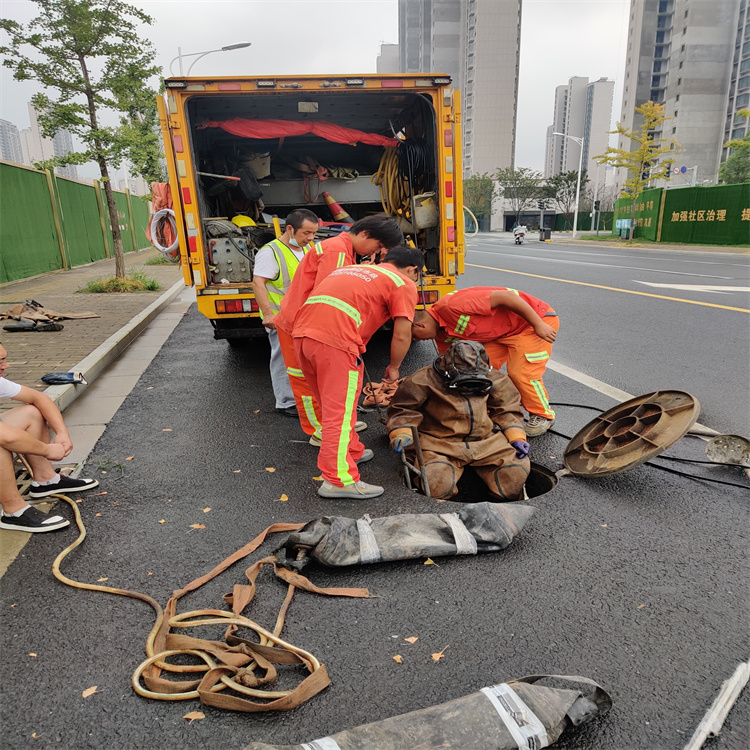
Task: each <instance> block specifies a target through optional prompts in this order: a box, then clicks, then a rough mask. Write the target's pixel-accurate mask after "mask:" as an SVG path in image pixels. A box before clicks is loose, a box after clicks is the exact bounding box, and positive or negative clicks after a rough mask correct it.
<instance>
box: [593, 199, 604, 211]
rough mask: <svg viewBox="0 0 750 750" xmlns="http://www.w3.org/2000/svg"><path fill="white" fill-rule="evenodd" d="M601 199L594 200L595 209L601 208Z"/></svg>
mask: <svg viewBox="0 0 750 750" xmlns="http://www.w3.org/2000/svg"><path fill="white" fill-rule="evenodd" d="M601 203H602V202H601V201H594V211H598V210H599V206H601Z"/></svg>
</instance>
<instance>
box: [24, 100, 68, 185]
mask: <svg viewBox="0 0 750 750" xmlns="http://www.w3.org/2000/svg"><path fill="white" fill-rule="evenodd" d="M28 108H29V122H30V126H29V127H28V128H25V129H24V130H22V131H21V132H20V136H21V149H22V152H23V163H24V164H27V165H29V166H33V165H34V164H36V163H39V162H43V161H47V160H48V159H52V158H53V157H54V156H65V155H66V154H69V153H70V152H71V151H72V150H73V137H72V136H71V134H70V131H68V130H58V132H57V133H56V134H55V137H54V138H47V137H46V136H43V135H42V131H41V128H40V127H39V120H38V114H37V111H36V110H35V109H34V106H33V105H32V104H31V102H29V104H28ZM55 173H56V174H58V175H60V176H61V177H70V178H71V179H74V180H76V179H78V170H77V169H76V168H75V166H73V165H71V166H68V167H56V168H55Z"/></svg>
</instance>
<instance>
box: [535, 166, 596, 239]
mask: <svg viewBox="0 0 750 750" xmlns="http://www.w3.org/2000/svg"><path fill="white" fill-rule="evenodd" d="M588 181H589V178H588V177H587V176H586V170H585V169H584V170H583V171H582V172H581V197H583V195H584V191H585V189H586V183H587V182H588ZM577 187H578V172H577V171H576V170H573V171H572V172H561V173H560V174H556V175H555V176H554V177H550V178H549V179H548V180H547V184H546V185H545V188H546V189H545V191H544V192H545V194H546V195H547V196H549V197H550V198H552V200H553V201H554V202H555V204H556V205H557V210H558V211H559V212H560V213H561V214H563V215H564V216H565V222H566V224H570V225H571V226H572V224H573V212H574V211H575V210H576V189H577ZM579 210H580V207H579Z"/></svg>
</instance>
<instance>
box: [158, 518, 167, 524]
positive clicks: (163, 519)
mask: <svg viewBox="0 0 750 750" xmlns="http://www.w3.org/2000/svg"><path fill="white" fill-rule="evenodd" d="M166 522H167V519H166V518H162V519H161V521H159V523H166Z"/></svg>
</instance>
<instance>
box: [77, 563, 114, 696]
mask: <svg viewBox="0 0 750 750" xmlns="http://www.w3.org/2000/svg"><path fill="white" fill-rule="evenodd" d="M108 580H109V578H106V577H105V576H102V577H101V578H97V579H96V582H97V583H101V582H102V581H108ZM83 697H84V698H85V697H86V696H85V695H84V696H83Z"/></svg>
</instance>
